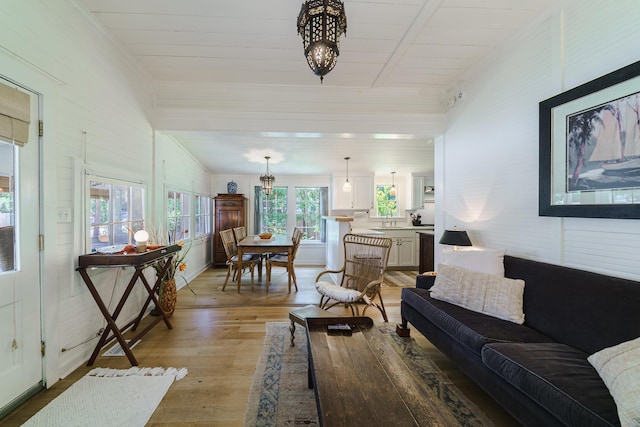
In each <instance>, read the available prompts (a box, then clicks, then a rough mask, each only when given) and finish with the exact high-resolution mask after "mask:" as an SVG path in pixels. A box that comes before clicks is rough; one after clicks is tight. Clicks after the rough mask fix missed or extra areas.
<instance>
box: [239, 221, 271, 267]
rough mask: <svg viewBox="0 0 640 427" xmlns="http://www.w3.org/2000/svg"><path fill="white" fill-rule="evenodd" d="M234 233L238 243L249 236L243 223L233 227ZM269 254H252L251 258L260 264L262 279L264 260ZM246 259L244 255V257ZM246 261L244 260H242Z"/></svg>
mask: <svg viewBox="0 0 640 427" xmlns="http://www.w3.org/2000/svg"><path fill="white" fill-rule="evenodd" d="M233 235H234V236H235V237H236V245H237V244H238V243H240V241H241V240H242V239H244V238H245V237H247V229H246V227H245V226H244V225H241V226H240V227H236V228H234V229H233ZM266 255H267V254H251V259H252V260H253V261H254V262H255V263H256V265H257V266H258V280H260V278H261V277H262V276H261V274H262V260H263V259H264V258H265V257H266ZM243 259H244V257H243ZM242 262H244V261H242Z"/></svg>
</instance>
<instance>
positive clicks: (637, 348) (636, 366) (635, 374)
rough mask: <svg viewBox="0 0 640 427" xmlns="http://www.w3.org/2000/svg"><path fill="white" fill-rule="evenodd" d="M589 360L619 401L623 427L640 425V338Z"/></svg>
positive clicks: (601, 351)
mask: <svg viewBox="0 0 640 427" xmlns="http://www.w3.org/2000/svg"><path fill="white" fill-rule="evenodd" d="M587 360H588V361H589V363H591V364H592V365H593V367H594V368H596V371H598V375H600V378H602V381H604V383H605V384H606V385H607V388H608V389H609V393H611V396H613V400H615V401H616V405H617V407H618V417H619V418H620V423H621V424H622V427H626V426H638V425H640V338H636V339H634V340H631V341H626V342H623V343H621V344H618V345H616V346H613V347H609V348H605V349H602V350H600V351H598V352H597V353H593V354H592V355H591V356H589V357H588V358H587Z"/></svg>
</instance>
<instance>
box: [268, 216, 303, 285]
mask: <svg viewBox="0 0 640 427" xmlns="http://www.w3.org/2000/svg"><path fill="white" fill-rule="evenodd" d="M301 239H302V231H301V230H300V229H299V228H298V227H296V228H294V229H293V236H292V237H291V240H292V241H293V251H292V252H291V279H292V280H293V285H294V286H295V287H296V292H297V291H298V282H297V280H296V270H295V269H294V268H293V261H294V260H295V259H296V253H297V252H298V246H300V240H301ZM271 267H284V268H285V269H287V272H288V269H289V254H288V253H282V254H275V255H273V256H272V257H270V258H267V292H269V283H270V282H271ZM289 293H291V287H289Z"/></svg>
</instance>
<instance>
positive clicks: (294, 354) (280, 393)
mask: <svg viewBox="0 0 640 427" xmlns="http://www.w3.org/2000/svg"><path fill="white" fill-rule="evenodd" d="M374 327H376V328H379V329H380V331H381V332H382V333H383V334H384V336H385V337H386V338H387V339H388V340H389V342H390V343H391V344H392V346H393V348H394V349H395V350H396V351H397V353H398V354H399V355H400V357H401V358H402V359H403V360H404V361H405V363H407V365H408V366H409V367H410V368H411V369H412V370H413V371H414V372H417V373H418V375H419V376H420V377H421V378H422V379H423V380H424V382H425V384H427V385H428V387H429V388H430V389H431V390H432V391H433V392H434V395H435V396H436V398H437V399H438V400H439V401H438V402H434V404H438V405H442V407H445V408H447V409H448V410H449V411H450V412H451V414H453V417H454V418H455V419H456V420H457V421H458V423H459V425H460V426H472V427H486V426H493V425H494V424H493V423H492V422H491V420H489V418H487V416H486V415H485V414H483V413H482V411H481V410H480V409H479V408H478V407H477V406H476V405H475V404H474V403H473V402H471V401H470V400H469V399H467V398H466V397H465V396H464V395H463V394H462V393H461V392H460V391H459V390H458V389H457V388H456V387H455V386H454V385H453V384H452V383H451V381H450V380H449V378H448V377H447V376H446V374H444V373H443V372H442V371H441V370H440V369H439V368H438V367H437V366H436V364H435V363H434V362H433V361H432V360H431V359H429V357H428V356H427V353H426V352H425V351H424V349H423V348H422V347H421V346H420V344H418V343H417V342H416V341H415V340H414V339H413V338H402V337H399V336H398V335H397V334H396V333H395V327H394V326H393V325H389V324H388V323H387V324H377V325H375V326H374ZM290 336H291V335H290V332H289V323H287V322H270V323H267V333H266V337H265V340H264V345H263V349H262V353H261V355H260V359H259V362H258V365H257V368H256V372H255V375H254V378H253V385H252V387H251V391H250V393H249V399H248V402H247V408H246V411H245V420H244V426H245V427H253V426H256V427H267V426H273V427H280V426H317V425H319V423H318V414H317V409H316V402H315V395H314V392H313V390H310V389H309V388H308V387H307V338H306V335H305V331H304V328H300V327H297V328H296V334H295V343H296V345H295V346H294V347H291V345H290V343H291V340H290ZM425 398H428V397H425ZM372 425H375V423H374V422H373V420H372Z"/></svg>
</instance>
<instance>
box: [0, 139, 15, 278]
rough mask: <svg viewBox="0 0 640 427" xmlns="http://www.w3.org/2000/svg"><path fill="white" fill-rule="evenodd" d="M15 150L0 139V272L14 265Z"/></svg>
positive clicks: (13, 267)
mask: <svg viewBox="0 0 640 427" xmlns="http://www.w3.org/2000/svg"><path fill="white" fill-rule="evenodd" d="M15 150H16V148H15V146H14V145H13V144H10V143H7V142H4V141H2V140H0V273H2V272H6V271H13V270H14V269H15V267H16V259H15V184H14V170H15Z"/></svg>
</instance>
